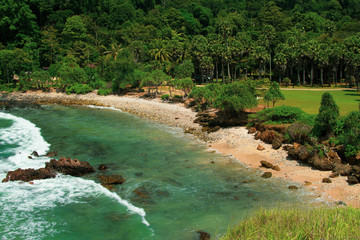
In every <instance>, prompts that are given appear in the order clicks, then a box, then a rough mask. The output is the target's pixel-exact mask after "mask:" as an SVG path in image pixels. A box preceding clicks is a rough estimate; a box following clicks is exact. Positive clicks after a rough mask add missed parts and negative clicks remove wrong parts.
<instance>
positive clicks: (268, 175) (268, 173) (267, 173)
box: [261, 172, 272, 178]
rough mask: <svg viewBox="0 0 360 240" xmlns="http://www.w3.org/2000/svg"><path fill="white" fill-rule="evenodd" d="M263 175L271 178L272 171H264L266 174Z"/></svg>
mask: <svg viewBox="0 0 360 240" xmlns="http://www.w3.org/2000/svg"><path fill="white" fill-rule="evenodd" d="M261 177H263V178H271V177H272V173H271V172H264V174H263V175H262V176H261Z"/></svg>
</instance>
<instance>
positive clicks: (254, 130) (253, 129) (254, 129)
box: [248, 127, 256, 134]
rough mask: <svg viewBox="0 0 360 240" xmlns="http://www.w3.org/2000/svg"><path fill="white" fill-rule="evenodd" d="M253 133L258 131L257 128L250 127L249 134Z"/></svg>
mask: <svg viewBox="0 0 360 240" xmlns="http://www.w3.org/2000/svg"><path fill="white" fill-rule="evenodd" d="M253 133H256V128H254V127H251V128H249V131H248V134H253Z"/></svg>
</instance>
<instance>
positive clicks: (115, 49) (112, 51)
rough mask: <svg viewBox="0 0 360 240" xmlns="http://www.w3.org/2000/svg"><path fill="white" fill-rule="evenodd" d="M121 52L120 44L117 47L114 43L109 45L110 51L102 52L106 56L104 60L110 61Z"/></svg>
mask: <svg viewBox="0 0 360 240" xmlns="http://www.w3.org/2000/svg"><path fill="white" fill-rule="evenodd" d="M123 50H124V49H123V48H122V46H121V43H120V44H119V45H118V44H116V43H112V44H111V45H110V50H108V51H105V52H104V54H105V55H106V56H105V59H106V60H110V59H112V60H116V58H117V55H118V54H119V53H120V52H121V51H123Z"/></svg>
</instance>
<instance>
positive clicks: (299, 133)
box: [286, 122, 312, 144]
mask: <svg viewBox="0 0 360 240" xmlns="http://www.w3.org/2000/svg"><path fill="white" fill-rule="evenodd" d="M311 130H312V128H311V127H310V126H309V125H307V124H303V123H299V122H296V123H294V124H292V125H291V126H289V127H288V128H287V129H286V134H287V136H289V138H290V140H291V141H292V142H297V143H300V144H305V143H306V142H307V141H308V139H309V134H310V132H311Z"/></svg>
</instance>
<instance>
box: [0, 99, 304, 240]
mask: <svg viewBox="0 0 360 240" xmlns="http://www.w3.org/2000/svg"><path fill="white" fill-rule="evenodd" d="M54 150H56V151H57V152H58V153H59V155H58V156H65V157H71V158H73V159H74V158H77V159H79V160H82V161H88V162H89V163H90V164H91V165H92V166H94V168H97V167H98V166H99V165H100V164H105V165H106V166H108V169H107V170H105V171H100V170H97V172H96V173H93V174H89V175H86V176H84V177H81V178H79V177H71V176H64V175H58V176H57V177H56V178H54V179H46V180H36V181H33V184H29V183H23V182H7V183H0V216H1V218H0V235H1V239H104V240H105V239H123V240H127V239H129V240H130V239H135V240H137V239H139V240H140V239H175V240H177V239H179V240H180V239H196V236H197V234H196V232H197V231H198V230H201V231H205V232H208V233H210V234H211V235H212V237H213V238H214V239H215V238H216V237H219V236H221V235H222V234H224V233H225V231H226V230H227V228H228V226H230V225H232V224H235V223H236V222H237V221H239V220H241V219H243V218H244V217H246V216H248V215H251V213H252V212H253V211H254V210H256V209H257V208H258V207H276V206H278V205H279V204H280V205H281V204H297V203H300V202H303V201H308V198H307V197H306V194H307V193H306V192H304V191H298V192H294V191H290V190H289V189H288V185H289V184H291V183H289V182H286V181H283V180H280V179H262V178H261V177H260V176H261V173H260V172H259V171H256V170H251V169H248V168H246V167H245V166H243V165H241V164H239V163H238V162H237V161H236V160H235V159H232V158H231V157H227V156H223V155H221V154H217V153H213V152H209V151H207V149H206V147H205V146H204V145H203V144H202V143H201V142H199V141H196V140H194V139H192V138H191V137H190V136H187V135H185V134H183V133H182V131H181V130H180V129H176V128H170V127H165V126H163V125H160V124H157V123H152V122H150V121H147V120H143V119H140V118H138V117H135V116H132V115H130V114H127V113H123V112H121V111H115V110H114V109H106V108H101V109H100V108H94V107H65V106H58V105H53V106H42V107H40V108H22V109H11V110H6V111H5V110H3V111H0V180H1V179H3V178H4V177H5V176H6V173H7V172H8V171H11V170H16V169H18V168H23V169H25V168H35V169H36V168H41V167H44V166H45V162H47V161H49V160H50V158H48V157H45V156H43V155H44V154H46V153H47V152H48V151H54ZM33 151H37V152H38V153H39V154H40V155H41V156H40V157H33V159H30V158H29V157H28V156H30V154H31V153H32V152H33ZM111 174H120V175H122V176H123V177H124V178H125V179H126V182H125V183H124V184H122V185H118V186H115V187H114V188H113V189H112V190H108V189H106V188H104V187H103V186H101V185H100V184H99V182H100V181H99V179H98V177H97V176H98V175H111ZM139 193H140V194H139Z"/></svg>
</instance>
